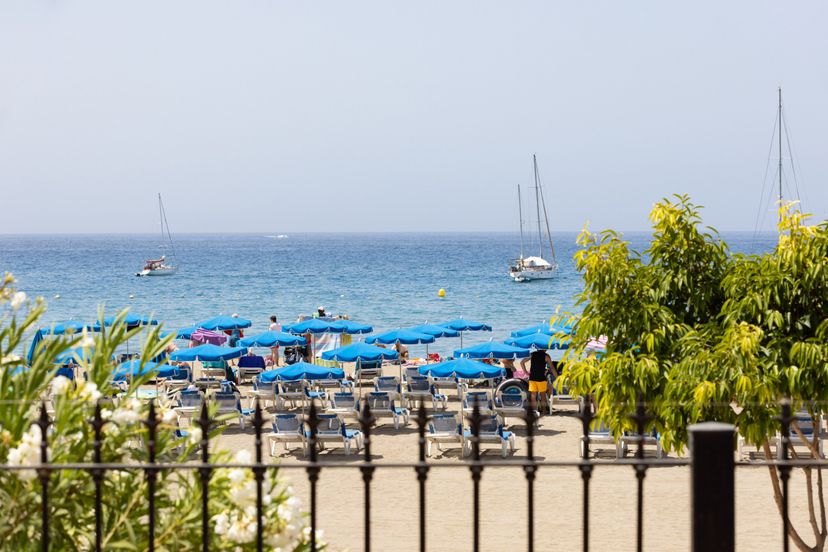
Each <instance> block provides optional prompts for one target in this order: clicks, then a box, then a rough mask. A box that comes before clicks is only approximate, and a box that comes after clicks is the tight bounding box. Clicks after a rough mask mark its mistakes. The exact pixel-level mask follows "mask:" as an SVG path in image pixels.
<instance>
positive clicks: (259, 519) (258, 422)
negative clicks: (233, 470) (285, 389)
mask: <svg viewBox="0 0 828 552" xmlns="http://www.w3.org/2000/svg"><path fill="white" fill-rule="evenodd" d="M262 426H264V416H262V406H261V404H260V403H259V399H258V397H257V398H256V409H255V410H254V411H253V431H254V433H255V434H256V465H255V466H254V467H253V476H254V477H255V478H256V551H257V552H262V549H263V547H264V538H263V536H264V527H263V526H262V525H263V522H264V519H263V517H264V516H262V508H263V506H262V502H263V498H262V483H263V482H264V472H265V468H264V464H263V463H262Z"/></svg>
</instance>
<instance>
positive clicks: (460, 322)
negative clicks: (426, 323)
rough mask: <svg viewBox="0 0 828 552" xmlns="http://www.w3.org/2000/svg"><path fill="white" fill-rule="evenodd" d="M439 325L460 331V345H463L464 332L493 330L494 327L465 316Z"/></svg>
mask: <svg viewBox="0 0 828 552" xmlns="http://www.w3.org/2000/svg"><path fill="white" fill-rule="evenodd" d="M437 325H438V326H443V327H444V328H450V329H452V330H455V331H458V332H460V347H463V332H490V331H492V327H491V326H489V325H488V324H485V323H483V322H475V321H474V320H466V319H465V318H457V319H455V320H449V321H448V322H441V323H439V324H437Z"/></svg>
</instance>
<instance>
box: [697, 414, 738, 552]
mask: <svg viewBox="0 0 828 552" xmlns="http://www.w3.org/2000/svg"><path fill="white" fill-rule="evenodd" d="M688 429H689V432H690V453H691V455H692V456H691V457H692V464H691V475H692V485H691V488H692V502H693V505H692V512H693V515H692V528H691V530H692V537H691V542H692V550H693V552H733V550H734V548H735V545H736V539H735V528H734V524H735V521H736V518H735V511H736V507H735V491H734V488H735V483H734V482H735V474H734V471H735V470H734V462H733V439H734V437H735V431H736V430H735V428H734V427H733V426H732V425H730V424H722V423H717V422H706V423H701V424H694V425H691V426H690V427H689V428H688Z"/></svg>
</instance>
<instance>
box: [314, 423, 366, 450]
mask: <svg viewBox="0 0 828 552" xmlns="http://www.w3.org/2000/svg"><path fill="white" fill-rule="evenodd" d="M326 443H328V444H330V443H333V444H341V445H342V446H343V448H344V449H345V454H351V444H353V445H355V446H356V452H359V449H361V448H362V432H361V431H360V430H358V429H348V428H347V427H346V426H345V422H343V421H342V420H341V419H340V418H339V417H338V416H337V415H336V414H320V415H319V426H318V427H317V429H316V444H317V445H318V446H319V448H320V449H324V448H325V444H326Z"/></svg>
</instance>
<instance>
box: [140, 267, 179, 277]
mask: <svg viewBox="0 0 828 552" xmlns="http://www.w3.org/2000/svg"><path fill="white" fill-rule="evenodd" d="M176 272H178V269H177V268H176V267H174V266H165V267H163V268H156V269H153V270H142V271H141V272H139V273H138V274H136V276H172V275H173V274H175V273H176Z"/></svg>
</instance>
